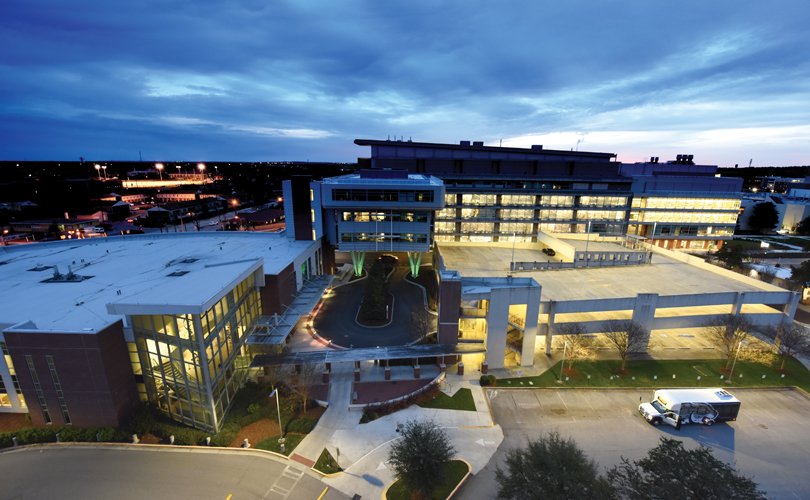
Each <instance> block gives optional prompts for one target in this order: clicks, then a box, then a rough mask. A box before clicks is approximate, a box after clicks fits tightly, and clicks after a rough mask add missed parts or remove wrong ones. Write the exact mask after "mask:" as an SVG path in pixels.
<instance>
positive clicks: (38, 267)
mask: <svg viewBox="0 0 810 500" xmlns="http://www.w3.org/2000/svg"><path fill="white" fill-rule="evenodd" d="M52 268H53V266H43V265H42V264H37V267H32V268H31V269H29V271H45V270H47V269H52Z"/></svg>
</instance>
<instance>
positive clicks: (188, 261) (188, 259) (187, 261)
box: [180, 257, 200, 264]
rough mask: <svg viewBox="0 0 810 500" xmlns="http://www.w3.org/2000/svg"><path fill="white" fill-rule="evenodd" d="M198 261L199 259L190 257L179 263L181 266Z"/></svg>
mask: <svg viewBox="0 0 810 500" xmlns="http://www.w3.org/2000/svg"><path fill="white" fill-rule="evenodd" d="M198 260H200V259H192V258H191V257H186V258H185V259H183V260H181V261H180V263H181V264H191V263H194V262H197V261H198Z"/></svg>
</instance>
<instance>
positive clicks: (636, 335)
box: [602, 319, 649, 371]
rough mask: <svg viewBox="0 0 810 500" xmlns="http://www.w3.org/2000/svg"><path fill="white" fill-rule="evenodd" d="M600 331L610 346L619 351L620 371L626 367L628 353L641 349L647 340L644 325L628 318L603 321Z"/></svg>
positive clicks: (644, 346)
mask: <svg viewBox="0 0 810 500" xmlns="http://www.w3.org/2000/svg"><path fill="white" fill-rule="evenodd" d="M602 332H604V335H605V338H606V339H607V341H608V344H609V345H610V347H612V348H614V349H616V352H618V353H619V357H620V358H621V359H622V371H625V370H626V369H627V356H628V354H630V353H632V352H639V351H643V350H644V348H646V347H647V343H648V341H649V338H648V336H647V332H646V331H645V330H644V327H643V326H641V325H640V324H639V323H636V322H635V321H633V320H630V319H623V320H619V321H605V322H603V323H602Z"/></svg>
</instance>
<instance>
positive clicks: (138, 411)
mask: <svg viewBox="0 0 810 500" xmlns="http://www.w3.org/2000/svg"><path fill="white" fill-rule="evenodd" d="M158 416H159V413H158V409H157V408H155V407H154V406H152V405H150V404H149V403H147V402H145V401H142V402H140V403H138V406H136V407H135V409H134V410H133V411H132V416H130V417H129V422H128V423H127V431H129V432H130V434H137V435H138V436H143V435H145V434H149V433H151V432H152V431H153V429H154V427H155V424H156V423H157V420H158Z"/></svg>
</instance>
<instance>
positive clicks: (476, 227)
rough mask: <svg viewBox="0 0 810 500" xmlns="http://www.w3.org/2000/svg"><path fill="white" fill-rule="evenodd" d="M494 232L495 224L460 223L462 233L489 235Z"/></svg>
mask: <svg viewBox="0 0 810 500" xmlns="http://www.w3.org/2000/svg"><path fill="white" fill-rule="evenodd" d="M494 230H495V224H493V223H491V222H490V223H487V222H462V223H461V232H462V233H491V232H493V231H494Z"/></svg>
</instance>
